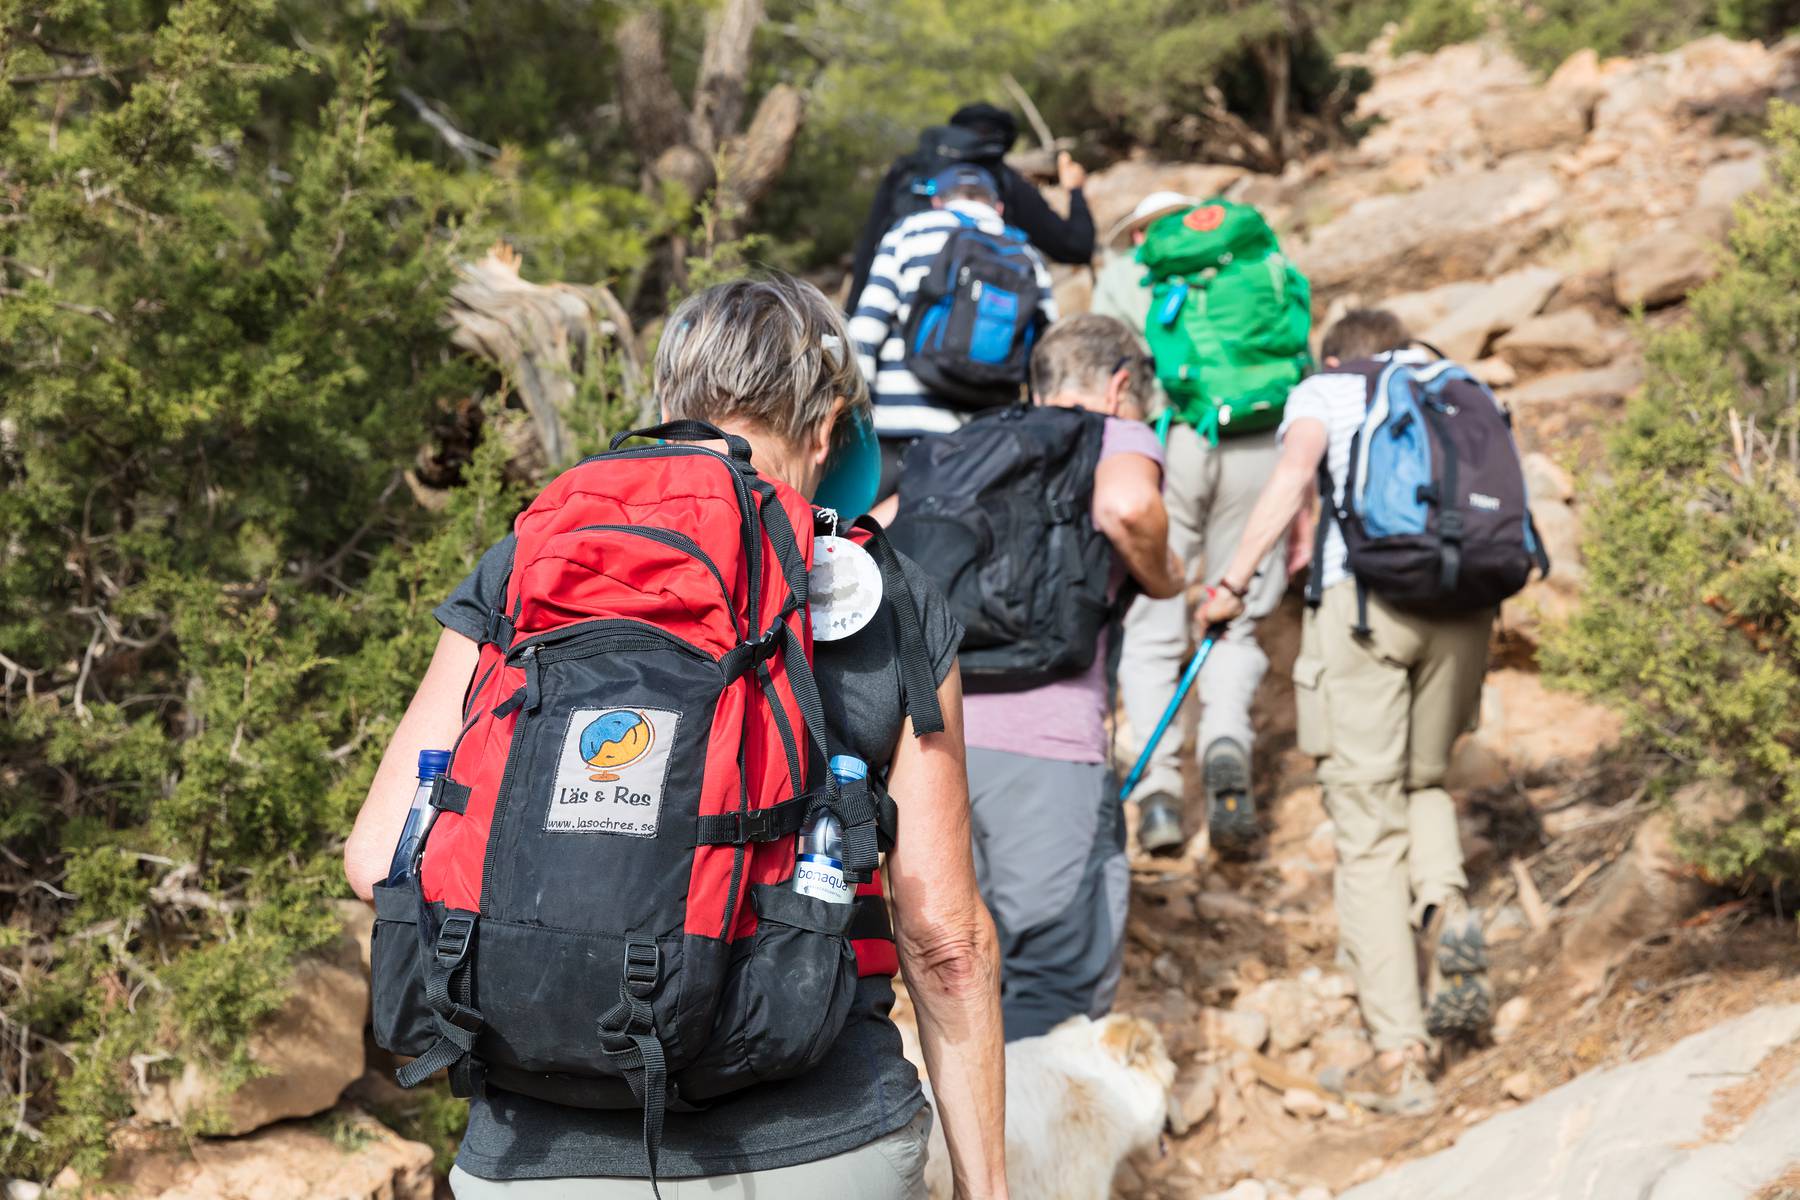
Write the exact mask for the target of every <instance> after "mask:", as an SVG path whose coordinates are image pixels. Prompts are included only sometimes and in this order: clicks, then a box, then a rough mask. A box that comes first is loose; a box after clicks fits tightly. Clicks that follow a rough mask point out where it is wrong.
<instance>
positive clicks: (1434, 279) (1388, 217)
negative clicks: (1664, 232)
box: [1291, 164, 1563, 294]
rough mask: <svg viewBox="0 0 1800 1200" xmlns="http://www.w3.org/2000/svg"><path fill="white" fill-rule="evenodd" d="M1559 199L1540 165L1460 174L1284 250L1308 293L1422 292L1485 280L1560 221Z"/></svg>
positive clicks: (1378, 200) (1361, 205) (1378, 201)
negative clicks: (1382, 287) (1383, 287)
mask: <svg viewBox="0 0 1800 1200" xmlns="http://www.w3.org/2000/svg"><path fill="white" fill-rule="evenodd" d="M1562 194H1563V189H1562V185H1561V184H1560V183H1559V182H1558V180H1557V177H1556V175H1555V173H1554V172H1551V171H1548V170H1545V169H1543V168H1539V167H1534V166H1528V165H1527V166H1514V165H1510V164H1509V165H1502V166H1500V167H1498V168H1496V169H1493V170H1483V171H1468V172H1463V173H1460V174H1458V175H1455V176H1454V177H1449V178H1444V179H1440V180H1437V181H1435V182H1432V183H1429V184H1427V185H1426V186H1424V187H1422V188H1420V189H1418V190H1417V191H1414V192H1408V193H1406V194H1404V195H1378V196H1372V197H1369V198H1367V199H1364V200H1362V201H1359V202H1358V203H1356V204H1354V205H1352V206H1351V207H1350V209H1349V211H1347V212H1345V213H1344V214H1343V215H1341V216H1339V217H1337V218H1336V219H1335V220H1332V221H1328V222H1326V223H1324V224H1322V225H1318V226H1316V227H1314V228H1313V229H1311V230H1309V231H1308V233H1307V235H1306V237H1305V238H1304V239H1303V240H1301V241H1299V242H1297V243H1295V244H1293V245H1292V246H1291V249H1292V251H1293V257H1294V260H1295V262H1296V263H1298V264H1299V266H1300V269H1301V270H1303V271H1305V272H1306V275H1307V278H1308V279H1310V280H1311V281H1312V285H1313V288H1314V291H1315V294H1329V293H1331V292H1334V291H1337V290H1340V289H1344V288H1349V287H1357V288H1362V289H1368V290H1370V291H1376V290H1378V288H1377V287H1375V286H1371V285H1379V284H1380V283H1383V282H1386V283H1387V284H1388V285H1389V289H1391V288H1392V287H1393V285H1395V284H1399V285H1401V286H1406V285H1411V286H1413V287H1428V286H1430V285H1432V284H1436V283H1441V282H1446V281H1449V280H1454V279H1466V278H1469V277H1470V276H1475V275H1481V274H1484V273H1486V272H1487V270H1488V269H1489V265H1490V263H1491V262H1492V261H1495V260H1497V259H1506V258H1511V257H1516V256H1517V255H1518V254H1519V253H1520V252H1521V251H1522V250H1523V249H1524V248H1526V247H1528V246H1530V245H1533V244H1535V243H1537V242H1538V241H1540V240H1541V239H1542V238H1543V236H1544V235H1545V234H1546V233H1547V232H1548V231H1549V230H1550V229H1552V228H1554V227H1555V226H1556V225H1558V224H1559V223H1560V218H1559V211H1558V209H1559V202H1560V201H1561V199H1562Z"/></svg>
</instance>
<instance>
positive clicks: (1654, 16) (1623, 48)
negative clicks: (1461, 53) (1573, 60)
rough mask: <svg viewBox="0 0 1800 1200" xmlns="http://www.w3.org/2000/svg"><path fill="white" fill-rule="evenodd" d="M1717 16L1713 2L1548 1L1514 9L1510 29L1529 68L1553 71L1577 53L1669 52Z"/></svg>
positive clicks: (1710, 25)
mask: <svg viewBox="0 0 1800 1200" xmlns="http://www.w3.org/2000/svg"><path fill="white" fill-rule="evenodd" d="M1717 13H1718V5H1717V4H1716V3H1715V2H1714V0H1544V2H1540V3H1535V4H1530V5H1520V6H1517V7H1514V8H1512V9H1510V10H1509V11H1508V14H1507V22H1506V26H1507V35H1508V37H1509V38H1510V40H1511V42H1512V47H1513V51H1514V52H1515V53H1516V54H1518V56H1519V57H1520V58H1521V59H1523V60H1524V61H1525V63H1526V65H1528V66H1532V67H1536V68H1538V69H1539V70H1543V71H1550V70H1554V69H1555V68H1556V66H1557V65H1558V64H1559V63H1561V62H1562V61H1563V60H1564V59H1566V58H1568V57H1569V55H1571V54H1573V53H1575V52H1576V51H1577V50H1584V49H1589V48H1591V49H1593V50H1596V51H1598V52H1599V54H1600V56H1601V57H1602V58H1607V57H1610V56H1612V55H1616V54H1642V53H1646V52H1649V51H1654V50H1665V49H1668V48H1670V47H1672V46H1676V45H1679V44H1681V43H1682V42H1684V41H1687V40H1688V39H1690V38H1692V37H1695V36H1697V35H1698V34H1699V33H1701V32H1703V31H1705V30H1708V29H1711V28H1716V19H1717Z"/></svg>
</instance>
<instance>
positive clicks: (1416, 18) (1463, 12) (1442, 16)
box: [1394, 0, 1487, 54]
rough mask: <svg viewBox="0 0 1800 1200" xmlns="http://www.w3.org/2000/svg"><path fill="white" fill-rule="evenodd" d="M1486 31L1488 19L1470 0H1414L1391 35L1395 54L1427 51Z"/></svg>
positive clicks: (1474, 37) (1465, 39) (1472, 39)
mask: <svg viewBox="0 0 1800 1200" xmlns="http://www.w3.org/2000/svg"><path fill="white" fill-rule="evenodd" d="M1486 32H1487V19H1486V18H1485V17H1483V16H1482V15H1481V13H1480V12H1479V11H1477V9H1476V7H1475V5H1474V4H1473V3H1471V2H1470V0H1415V3H1414V4H1413V6H1412V11H1411V12H1409V13H1407V15H1406V19H1405V21H1403V22H1402V23H1401V25H1400V31H1399V33H1398V34H1397V35H1396V36H1395V38H1394V53H1395V54H1406V53H1408V52H1409V51H1413V50H1423V51H1425V52H1427V53H1429V52H1431V51H1433V50H1437V49H1439V48H1440V47H1443V46H1450V45H1454V44H1456V43H1457V42H1472V41H1474V40H1475V39H1477V38H1479V37H1480V36H1481V35H1482V34H1484V33H1486Z"/></svg>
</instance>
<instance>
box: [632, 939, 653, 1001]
mask: <svg viewBox="0 0 1800 1200" xmlns="http://www.w3.org/2000/svg"><path fill="white" fill-rule="evenodd" d="M661 978H662V947H661V946H658V945H657V944H656V943H655V942H629V943H627V944H626V946H625V980H624V984H625V990H626V991H627V992H629V993H630V994H631V995H633V996H635V997H637V998H638V999H639V1000H648V999H649V998H650V994H651V993H652V992H654V991H655V990H656V984H657V981H658V980H659V979H661Z"/></svg>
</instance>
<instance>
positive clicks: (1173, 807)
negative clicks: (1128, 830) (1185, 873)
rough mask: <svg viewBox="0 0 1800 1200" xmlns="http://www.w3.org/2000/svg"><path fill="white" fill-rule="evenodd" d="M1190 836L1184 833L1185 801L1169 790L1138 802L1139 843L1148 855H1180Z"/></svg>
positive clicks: (1153, 794) (1150, 795)
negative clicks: (1183, 802)
mask: <svg viewBox="0 0 1800 1200" xmlns="http://www.w3.org/2000/svg"><path fill="white" fill-rule="evenodd" d="M1186 843H1187V839H1186V838H1185V837H1183V836H1182V835H1181V801H1179V800H1177V799H1176V798H1175V797H1173V796H1171V795H1169V793H1167V792H1152V793H1150V794H1149V795H1148V796H1145V797H1144V799H1143V801H1142V802H1140V803H1139V804H1138V845H1139V846H1140V847H1142V848H1143V851H1144V853H1145V854H1164V855H1176V854H1180V853H1181V848H1182V846H1183V845H1185V844H1186Z"/></svg>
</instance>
